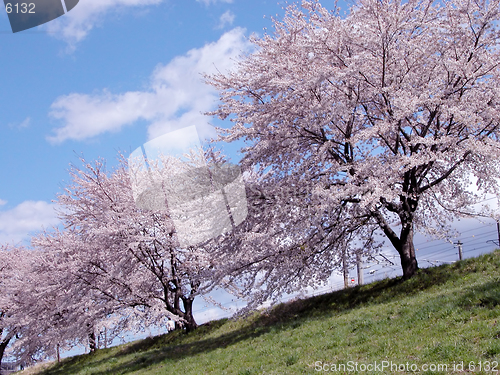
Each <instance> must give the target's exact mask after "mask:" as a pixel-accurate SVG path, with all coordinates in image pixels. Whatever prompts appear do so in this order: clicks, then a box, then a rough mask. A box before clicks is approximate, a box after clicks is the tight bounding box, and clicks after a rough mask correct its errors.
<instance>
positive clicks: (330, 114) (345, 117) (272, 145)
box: [0, 0, 500, 358]
mask: <svg viewBox="0 0 500 375" xmlns="http://www.w3.org/2000/svg"><path fill="white" fill-rule="evenodd" d="M499 4H500V0H495V1H487V0H484V1H483V0H477V1H470V0H450V1H432V0H408V1H402V2H400V1H391V0H359V1H357V2H356V4H355V5H354V6H353V7H352V8H351V10H350V13H349V14H348V15H347V16H344V17H341V16H340V10H338V9H335V10H333V11H328V10H326V9H325V8H323V7H322V6H321V5H320V3H319V2H317V1H303V2H302V5H301V7H299V6H296V5H292V6H290V7H288V8H287V14H286V16H285V17H284V19H283V20H282V21H278V20H276V21H274V23H275V28H276V32H275V33H274V34H273V35H266V36H264V37H263V38H260V39H259V38H254V39H253V43H254V44H255V52H254V53H253V54H251V55H249V56H246V57H244V58H243V59H242V60H241V61H240V62H239V63H238V64H237V66H236V69H235V70H234V71H233V72H232V73H229V74H227V75H222V74H219V75H214V76H209V77H206V79H207V82H208V83H209V84H211V85H213V86H214V87H215V88H217V89H218V90H219V92H220V94H221V96H220V100H221V102H220V105H219V107H218V109H217V110H216V111H214V112H212V113H211V115H215V116H219V117H220V118H222V119H226V118H228V119H229V120H230V121H232V122H233V123H234V125H233V126H232V127H231V128H230V129H228V130H225V131H224V132H225V133H224V134H222V135H221V139H223V140H225V141H228V142H231V141H235V140H244V141H245V142H246V144H247V147H245V148H244V149H243V159H242V161H241V163H240V167H241V169H242V170H243V171H244V177H245V184H246V187H245V189H246V202H247V214H246V218H245V219H244V220H242V222H241V223H237V225H235V221H234V218H233V219H232V220H231V223H232V228H231V229H232V230H231V231H229V232H225V233H222V234H220V235H218V236H214V238H211V239H209V240H206V241H203V242H201V243H198V244H197V245H194V246H181V245H180V242H179V236H178V233H177V230H176V227H175V225H174V224H173V221H172V217H170V216H169V213H168V211H167V212H164V211H161V210H158V211H155V210H146V209H144V208H141V207H138V205H137V202H136V200H134V194H133V189H132V183H131V181H130V173H129V170H128V169H129V166H128V165H127V163H126V161H125V160H122V161H121V163H120V165H119V167H118V168H116V169H115V170H114V171H111V172H109V171H106V169H105V164H104V162H103V161H97V162H95V163H93V164H87V163H85V164H84V167H83V168H82V169H78V168H72V169H71V172H70V173H71V177H72V182H71V184H70V185H68V186H67V187H66V189H65V191H64V192H63V193H62V194H60V195H59V196H58V200H57V203H58V205H59V208H60V211H59V212H60V218H61V222H62V226H61V227H60V228H59V229H57V230H56V229H54V230H51V231H47V232H44V233H41V234H39V235H38V236H36V237H35V238H33V241H32V248H30V249H22V248H12V247H5V248H3V249H2V251H1V252H0V264H1V267H2V273H1V278H0V282H1V284H2V291H3V294H2V296H1V297H0V298H1V299H2V301H1V306H2V308H1V313H0V319H1V322H2V341H1V342H0V356H1V355H3V351H4V350H5V347H6V346H7V345H8V344H9V342H14V345H13V348H14V350H15V354H16V355H19V356H21V357H23V358H36V357H37V356H39V355H42V354H48V355H50V354H52V353H53V351H54V350H55V348H58V347H61V346H71V345H75V344H78V343H90V346H91V348H95V347H96V336H97V335H98V334H99V332H100V331H101V330H102V329H103V328H104V327H106V328H107V332H108V333H109V336H108V338H112V337H113V336H114V335H117V334H119V333H120V332H123V331H124V330H129V329H143V328H145V327H147V326H150V325H161V324H164V320H165V319H166V318H167V319H172V320H174V321H176V322H177V324H178V326H184V327H185V328H186V330H188V331H190V330H192V329H195V328H196V322H195V320H194V317H193V309H192V308H193V301H194V299H195V297H196V296H198V295H203V294H205V293H208V292H209V291H211V290H212V289H213V288H215V287H222V288H226V289H229V290H231V291H233V292H236V293H238V295H239V296H241V297H243V298H246V299H247V302H248V305H247V308H248V309H252V308H255V307H258V306H259V305H261V304H262V303H263V302H264V301H268V300H271V301H277V300H278V299H279V297H280V296H282V295H283V294H285V293H292V292H294V291H297V290H301V289H304V288H306V287H313V286H316V285H318V284H319V283H322V282H325V281H326V280H327V279H328V277H330V275H331V274H332V272H333V271H335V270H336V269H337V268H338V267H339V265H340V264H341V263H342V261H343V260H345V259H346V258H347V259H349V258H354V257H355V256H357V255H362V254H368V253H370V252H373V251H377V250H378V249H379V248H380V246H381V245H382V243H383V241H384V239H385V240H388V241H389V243H390V244H392V246H393V247H394V249H395V250H396V251H397V252H398V253H399V255H400V258H401V266H402V274H403V279H408V278H410V277H412V276H413V275H414V274H415V272H416V271H417V269H418V264H417V259H416V255H415V248H414V244H413V236H414V232H415V231H416V230H418V231H422V232H428V233H430V234H434V235H436V234H437V235H439V234H443V233H445V231H446V230H447V229H448V227H447V226H446V223H447V222H450V221H451V220H452V219H453V218H455V217H456V216H457V215H466V216H470V215H474V214H476V213H477V211H474V210H473V208H472V207H474V204H476V203H477V202H479V201H480V199H482V197H483V196H484V195H483V194H485V193H493V194H497V193H498V192H499V185H498V178H497V177H498V175H499V172H500V163H499V156H500V143H499V139H498V136H499V124H500V111H499V109H500V102H499V99H498V98H499V95H500V85H499V83H500V80H499V78H500V77H499V73H500V70H499V64H500V55H499V53H500V50H499V40H500V33H499V29H498V25H499V18H500V17H499ZM175 168H178V165H171V166H169V165H168V163H162V168H161V170H159V171H157V172H158V173H163V174H165V176H167V177H166V178H167V179H168V175H169V173H172V169H175ZM193 178H195V179H198V178H199V176H194V177H193ZM483 214H484V213H483ZM200 229H201V228H192V230H193V233H194V232H195V231H197V230H200ZM193 235H194V234H193Z"/></svg>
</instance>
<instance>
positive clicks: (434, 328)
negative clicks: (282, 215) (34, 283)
mask: <svg viewBox="0 0 500 375" xmlns="http://www.w3.org/2000/svg"><path fill="white" fill-rule="evenodd" d="M499 266H500V251H497V252H495V253H492V254H488V255H485V256H482V257H480V258H475V259H469V260H466V261H463V262H458V263H455V264H453V265H450V266H441V267H436V268H431V269H425V270H420V271H419V273H418V275H417V276H416V277H414V278H413V279H411V280H409V281H407V282H404V283H402V282H400V281H399V280H398V279H386V280H382V281H379V282H375V283H373V284H370V285H364V286H361V287H355V288H350V289H347V290H342V291H338V292H334V293H331V294H327V295H323V296H318V297H314V298H310V299H307V300H300V301H296V302H292V303H288V304H282V305H280V306H278V307H276V308H275V309H274V310H272V311H270V312H266V313H262V314H256V315H254V316H252V317H250V318H248V319H245V320H239V321H233V320H219V321H215V322H212V323H211V325H210V326H202V327H200V329H198V330H197V331H196V332H194V333H192V334H189V335H185V334H181V333H180V332H174V333H172V334H168V335H165V336H159V337H155V338H150V339H146V340H143V341H138V342H135V343H130V344H126V345H123V346H120V347H116V348H111V349H103V350H99V351H98V352H97V353H94V354H91V355H89V354H87V355H82V356H78V357H73V358H69V359H66V360H64V361H63V362H62V363H61V364H59V365H55V366H54V367H51V368H49V369H47V370H44V371H43V372H41V373H40V374H43V375H49V374H50V375H63V374H72V375H76V374H93V375H104V374H148V375H149V374H153V375H154V374H167V373H168V374H263V373H265V374H313V373H319V372H318V371H316V370H315V362H316V361H322V362H323V363H328V364H333V363H347V361H357V362H358V363H359V364H361V363H363V364H369V363H374V362H375V361H377V362H379V363H380V362H381V361H384V360H387V361H392V362H393V363H398V364H401V363H403V364H406V363H407V362H408V363H410V364H416V365H419V366H421V365H423V364H433V363H434V364H438V363H449V364H452V363H453V362H459V361H464V362H465V364H466V365H465V366H464V368H465V369H467V364H468V363H469V362H470V361H474V362H476V363H477V362H478V361H495V360H500V274H499V273H498V270H499ZM451 368H452V367H451V365H450V368H449V370H448V372H447V373H452V371H451ZM497 369H498V370H500V366H499V367H497ZM349 373H350V374H354V373H357V372H349ZM360 373H363V372H360ZM364 373H365V374H366V373H370V374H374V373H380V372H364ZM384 373H394V371H393V372H391V371H389V370H385V371H384ZM399 373H403V372H399ZM417 373H427V374H431V373H444V372H437V371H436V372H431V371H428V372H423V371H418V372H417ZM456 373H458V372H456ZM475 373H481V372H480V371H478V369H477V368H476V371H475ZM489 373H490V374H491V373H492V372H489Z"/></svg>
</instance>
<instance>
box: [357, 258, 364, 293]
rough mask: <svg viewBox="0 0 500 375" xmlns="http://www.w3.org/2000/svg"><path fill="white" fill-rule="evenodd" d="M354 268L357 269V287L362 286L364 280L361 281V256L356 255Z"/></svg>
mask: <svg viewBox="0 0 500 375" xmlns="http://www.w3.org/2000/svg"><path fill="white" fill-rule="evenodd" d="M356 266H357V268H358V285H363V284H364V280H363V261H362V259H361V254H360V253H358V254H357V255H356Z"/></svg>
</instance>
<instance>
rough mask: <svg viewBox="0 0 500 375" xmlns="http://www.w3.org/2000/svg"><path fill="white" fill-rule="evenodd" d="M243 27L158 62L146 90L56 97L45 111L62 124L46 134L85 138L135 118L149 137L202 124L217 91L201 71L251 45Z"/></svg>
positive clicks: (225, 63)
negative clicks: (199, 46)
mask: <svg viewBox="0 0 500 375" xmlns="http://www.w3.org/2000/svg"><path fill="white" fill-rule="evenodd" d="M244 33H245V30H243V29H240V28H236V29H233V30H231V31H229V32H227V33H225V34H224V35H222V37H221V38H220V39H219V40H218V41H217V42H213V43H209V44H206V45H205V46H204V47H202V48H197V49H192V50H190V51H189V52H188V53H187V54H186V55H183V56H178V57H176V58H174V59H173V60H172V61H170V62H169V63H168V64H166V65H161V64H160V65H158V66H157V67H156V69H155V70H154V72H153V73H152V76H151V84H150V87H149V89H148V90H147V91H131V92H125V93H121V94H111V93H109V92H108V91H106V90H103V91H102V92H101V93H100V94H97V95H87V94H78V93H73V94H69V95H66V96H62V97H59V98H58V99H56V100H55V101H54V103H53V104H52V106H51V112H50V115H51V116H52V117H53V118H55V119H57V120H60V121H62V123H63V125H62V126H61V127H59V128H56V129H54V133H55V134H54V135H53V136H50V137H48V140H49V141H51V142H53V143H60V142H63V141H65V140H68V139H73V140H84V139H87V138H91V137H95V136H97V135H99V134H102V133H105V132H113V131H120V130H121V129H122V128H123V127H124V126H126V125H130V124H133V123H134V122H135V121H137V120H146V121H148V122H149V123H150V125H149V127H148V135H149V138H150V139H152V138H154V137H157V136H159V135H162V134H164V133H166V132H168V131H172V130H176V129H179V128H182V127H186V126H192V125H196V126H198V127H200V126H201V127H203V126H204V125H206V124H207V121H208V119H207V117H206V116H204V115H203V114H202V113H203V112H206V111H209V110H210V109H212V108H213V107H214V105H215V103H216V100H217V93H216V92H215V90H214V89H213V88H212V87H210V86H208V85H206V84H205V83H204V82H203V78H202V75H201V74H202V73H209V74H212V73H216V72H217V71H221V72H225V71H228V70H230V69H231V68H232V67H233V65H234V60H235V58H236V57H237V56H239V55H240V54H242V53H243V52H245V51H249V50H250V43H249V42H248V41H247V39H246V38H245V36H244ZM207 131H208V132H209V130H207ZM201 133H203V131H201Z"/></svg>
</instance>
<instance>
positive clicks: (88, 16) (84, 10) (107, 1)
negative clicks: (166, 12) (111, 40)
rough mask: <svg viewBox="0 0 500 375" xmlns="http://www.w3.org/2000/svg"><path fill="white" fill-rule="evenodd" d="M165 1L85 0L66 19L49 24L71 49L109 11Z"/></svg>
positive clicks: (62, 18)
mask: <svg viewBox="0 0 500 375" xmlns="http://www.w3.org/2000/svg"><path fill="white" fill-rule="evenodd" d="M161 2H163V0H85V1H80V2H79V3H78V5H77V6H76V7H75V8H73V9H72V10H71V11H70V12H68V13H67V14H66V15H65V16H64V17H59V18H58V19H56V20H54V21H52V22H50V23H48V24H47V30H48V32H49V33H50V34H53V35H55V36H57V37H58V38H60V39H63V40H64V41H66V42H67V43H68V44H69V46H70V49H74V47H75V44H76V43H77V42H79V41H81V40H82V39H84V38H85V37H86V36H87V35H88V33H89V32H90V31H91V30H92V29H93V28H94V27H95V26H96V25H97V24H98V23H99V22H101V21H102V17H103V16H104V15H105V14H106V13H107V12H108V11H111V10H112V11H116V10H117V9H120V8H125V7H145V6H150V5H156V4H160V3H161Z"/></svg>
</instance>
